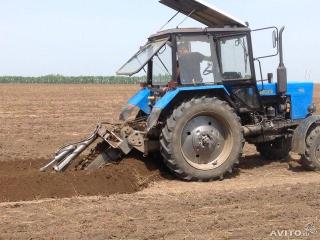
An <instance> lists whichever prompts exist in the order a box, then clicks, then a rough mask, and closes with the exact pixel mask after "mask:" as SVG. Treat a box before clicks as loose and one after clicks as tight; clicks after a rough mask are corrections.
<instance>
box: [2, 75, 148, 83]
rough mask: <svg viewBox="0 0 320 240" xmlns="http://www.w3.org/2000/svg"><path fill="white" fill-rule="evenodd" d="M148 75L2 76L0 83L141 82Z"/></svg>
mask: <svg viewBox="0 0 320 240" xmlns="http://www.w3.org/2000/svg"><path fill="white" fill-rule="evenodd" d="M145 80H146V77H145V76H144V77H121V76H78V77H68V76H63V75H47V76H41V77H20V76H2V77H1V76H0V83H51V84H68V83H70V84H139V83H140V82H145Z"/></svg>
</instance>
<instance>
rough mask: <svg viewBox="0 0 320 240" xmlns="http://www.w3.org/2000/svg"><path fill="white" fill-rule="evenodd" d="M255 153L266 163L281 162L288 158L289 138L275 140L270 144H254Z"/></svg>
mask: <svg viewBox="0 0 320 240" xmlns="http://www.w3.org/2000/svg"><path fill="white" fill-rule="evenodd" d="M256 148H257V151H258V152H259V153H260V155H261V156H262V157H263V158H264V159H265V160H268V161H272V160H275V161H277V160H281V159H284V158H287V157H288V156H289V152H290V150H291V138H283V137H282V138H277V139H275V140H273V141H270V142H264V143H259V144H256Z"/></svg>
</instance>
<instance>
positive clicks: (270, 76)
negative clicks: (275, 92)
mask: <svg viewBox="0 0 320 240" xmlns="http://www.w3.org/2000/svg"><path fill="white" fill-rule="evenodd" d="M272 80H273V73H268V83H272Z"/></svg>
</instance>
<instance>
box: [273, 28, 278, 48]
mask: <svg viewBox="0 0 320 240" xmlns="http://www.w3.org/2000/svg"><path fill="white" fill-rule="evenodd" d="M272 43H273V48H276V47H277V46H278V32H277V30H274V31H273V32H272Z"/></svg>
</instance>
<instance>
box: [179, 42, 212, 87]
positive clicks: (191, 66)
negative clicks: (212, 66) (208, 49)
mask: <svg viewBox="0 0 320 240" xmlns="http://www.w3.org/2000/svg"><path fill="white" fill-rule="evenodd" d="M203 61H210V62H211V61H212V59H211V57H207V56H204V55H203V54H201V53H199V52H190V49H189V46H188V44H187V43H180V44H179V45H178V71H177V73H178V74H177V75H178V79H177V81H178V82H180V83H181V84H197V83H202V82H203V78H202V75H201V63H202V62H203Z"/></svg>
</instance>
